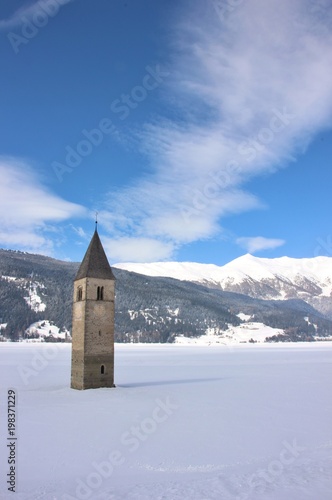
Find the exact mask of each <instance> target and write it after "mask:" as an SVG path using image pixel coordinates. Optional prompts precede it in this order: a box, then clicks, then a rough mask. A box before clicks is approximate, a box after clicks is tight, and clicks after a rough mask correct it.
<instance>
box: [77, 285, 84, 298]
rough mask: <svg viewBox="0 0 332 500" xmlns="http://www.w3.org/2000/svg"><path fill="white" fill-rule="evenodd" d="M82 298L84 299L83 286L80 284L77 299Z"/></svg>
mask: <svg viewBox="0 0 332 500" xmlns="http://www.w3.org/2000/svg"><path fill="white" fill-rule="evenodd" d="M82 299H83V288H82V287H81V286H79V287H78V289H77V301H78V302H79V301H80V300H82Z"/></svg>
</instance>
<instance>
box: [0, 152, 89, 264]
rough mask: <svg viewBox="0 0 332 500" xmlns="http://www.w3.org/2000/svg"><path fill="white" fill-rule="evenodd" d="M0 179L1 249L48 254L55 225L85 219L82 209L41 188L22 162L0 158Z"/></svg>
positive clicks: (54, 239)
mask: <svg viewBox="0 0 332 500" xmlns="http://www.w3.org/2000/svg"><path fill="white" fill-rule="evenodd" d="M0 178H1V184H0V227H1V231H0V243H1V245H2V246H5V247H9V248H19V249H20V250H26V251H34V252H39V253H47V254H50V253H51V254H52V253H53V247H54V242H56V238H54V233H55V232H58V229H56V224H57V223H59V222H63V221H65V220H68V219H70V218H72V217H80V216H84V215H86V209H85V208H84V207H82V206H80V205H77V204H75V203H71V202H69V201H66V200H63V199H62V198H60V197H59V196H57V195H55V194H53V193H51V192H50V191H49V190H48V189H47V188H46V187H45V186H43V185H42V183H41V182H40V180H39V179H38V177H37V175H36V173H35V172H34V171H33V170H32V169H31V167H30V166H29V164H28V163H27V162H26V161H23V160H18V159H16V158H8V157H0ZM59 238H60V234H59Z"/></svg>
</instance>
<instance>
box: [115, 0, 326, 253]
mask: <svg viewBox="0 0 332 500" xmlns="http://www.w3.org/2000/svg"><path fill="white" fill-rule="evenodd" d="M331 26H332V5H331V2H330V1H327V0H318V2H315V4H314V5H313V2H311V0H292V1H291V2H290V1H289V0H269V2H266V0H251V1H250V2H243V3H241V4H240V5H239V6H238V7H237V8H236V9H234V11H233V12H232V15H231V16H230V17H229V18H228V19H226V20H225V22H223V23H222V22H221V21H220V19H219V18H218V16H216V15H215V10H214V7H213V4H212V2H211V3H209V2H191V3H190V8H189V4H188V10H187V11H186V13H185V16H184V18H183V20H182V22H181V23H179V26H178V29H177V30H175V33H176V34H175V39H174V40H173V47H175V48H176V52H177V54H179V55H177V56H175V57H174V59H173V62H172V68H171V69H169V71H170V73H171V76H170V77H168V82H171V83H170V84H169V88H168V92H169V94H170V95H172V102H173V103H174V102H176V103H177V110H176V116H177V119H176V120H173V121H172V120H171V119H168V120H159V121H156V122H155V123H150V124H147V125H146V126H145V127H144V129H143V131H142V132H141V133H140V141H141V144H142V150H143V151H144V153H145V154H146V155H147V158H148V160H149V163H150V165H151V174H150V175H147V176H145V177H144V178H142V179H141V180H140V181H138V182H137V180H136V181H135V184H133V185H131V186H127V187H126V188H124V189H122V190H121V191H116V192H112V193H110V196H109V203H108V206H107V210H108V211H109V212H110V213H112V214H115V215H112V216H109V217H110V219H112V220H109V228H111V229H112V231H113V232H114V233H115V234H116V235H117V238H119V235H122V236H123V235H126V236H127V237H132V238H142V237H144V238H148V241H150V240H154V241H156V242H158V244H160V249H161V252H160V258H163V255H164V254H165V253H166V254H167V252H165V251H164V248H163V245H165V248H168V249H169V248H172V247H173V248H178V247H179V246H180V245H182V244H186V243H188V242H192V241H195V240H198V239H201V238H209V237H212V236H214V235H216V234H218V232H219V231H221V226H220V223H221V221H222V218H223V217H225V216H226V215H228V214H231V213H236V212H242V211H245V210H251V209H254V208H259V207H260V206H261V205H262V204H261V202H260V200H258V199H257V198H256V197H255V196H254V195H253V194H251V193H249V192H246V191H245V189H244V184H245V183H246V182H247V181H248V180H250V179H251V178H252V177H253V176H257V175H260V174H263V173H273V172H274V171H276V170H277V169H278V168H280V167H281V166H283V165H285V164H286V163H289V162H290V161H291V160H292V159H293V158H294V155H295V156H296V155H297V154H299V152H302V151H303V149H304V148H305V147H306V146H307V144H308V143H309V142H310V140H311V139H312V138H313V137H314V135H315V134H316V133H317V132H318V131H319V130H321V129H322V128H323V127H327V126H329V125H331V120H332V72H331V69H330V68H331V67H332V30H331ZM179 116H180V117H181V119H179ZM119 241H120V240H119ZM126 245H127V240H126ZM134 253H135V251H134V252H133V258H134ZM146 253H147V254H148V251H147V252H146ZM152 253H153V254H154V255H155V251H153V252H152ZM126 259H128V256H127V257H126Z"/></svg>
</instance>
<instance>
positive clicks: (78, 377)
mask: <svg viewBox="0 0 332 500" xmlns="http://www.w3.org/2000/svg"><path fill="white" fill-rule="evenodd" d="M114 297H115V278H114V275H113V272H112V269H111V267H110V265H109V263H108V260H107V257H106V254H105V251H104V248H103V246H102V244H101V241H100V238H99V235H98V231H97V227H96V230H95V232H94V235H93V237H92V239H91V242H90V245H89V247H88V249H87V251H86V254H85V256H84V259H83V261H82V263H81V265H80V268H79V270H78V272H77V275H76V277H75V280H74V297H73V323H72V362H71V387H72V389H94V388H98V387H115V385H114Z"/></svg>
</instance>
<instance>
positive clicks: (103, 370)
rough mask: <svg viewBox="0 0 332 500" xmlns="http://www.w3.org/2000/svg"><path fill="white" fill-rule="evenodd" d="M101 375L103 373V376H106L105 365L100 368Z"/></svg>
mask: <svg viewBox="0 0 332 500" xmlns="http://www.w3.org/2000/svg"><path fill="white" fill-rule="evenodd" d="M100 373H101V375H104V374H105V366H104V365H101V367H100Z"/></svg>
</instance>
